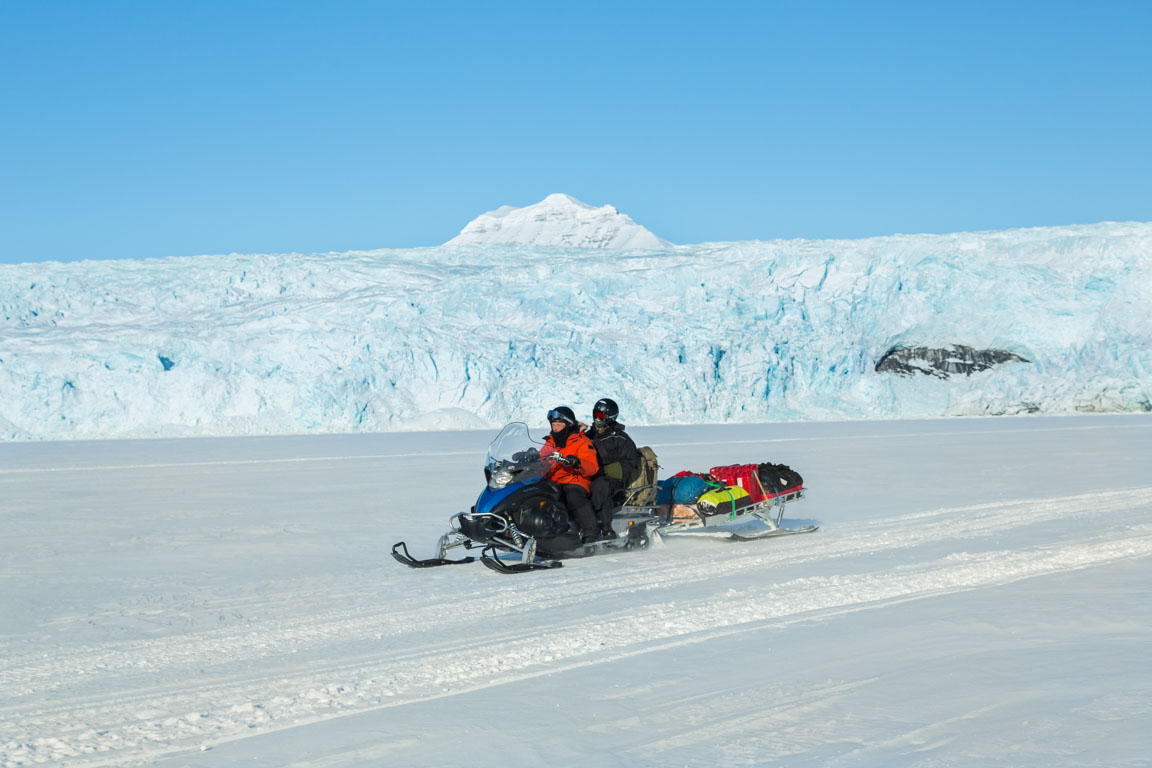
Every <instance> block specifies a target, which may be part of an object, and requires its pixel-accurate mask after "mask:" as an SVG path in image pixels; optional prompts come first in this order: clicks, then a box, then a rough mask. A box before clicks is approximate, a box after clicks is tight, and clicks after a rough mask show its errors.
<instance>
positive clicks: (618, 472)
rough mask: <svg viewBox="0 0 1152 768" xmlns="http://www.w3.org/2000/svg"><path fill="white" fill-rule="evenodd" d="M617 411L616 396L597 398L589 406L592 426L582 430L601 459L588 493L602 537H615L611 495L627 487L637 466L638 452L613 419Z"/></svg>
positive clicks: (638, 467)
mask: <svg viewBox="0 0 1152 768" xmlns="http://www.w3.org/2000/svg"><path fill="white" fill-rule="evenodd" d="M619 415H620V407H619V406H618V405H616V401H615V400H611V399H609V398H607V397H602V398H600V399H599V400H597V401H596V405H594V406H593V407H592V426H591V427H590V428H589V429H588V431H587V432H586V433H585V434H587V435H588V437H589V438H590V439H591V440H592V444H593V445H594V446H595V447H596V457H597V458H598V459H599V461H600V471H599V472H598V473H597V474H596V476H595V477H593V478H592V488H591V490H590V492H589V496H590V497H591V500H592V508H593V509H595V510H596V517H597V519H598V520H599V521H600V531H601V536H602V537H603V538H605V539H614V538H616V532H615V531H613V530H612V512H613V511H614V509H613V507H614V505H613V503H612V496H613V494H615V493H616V491H618V490H620V489H621V488H626V487H627V486H628V484H629V483H631V482H632V479H633V478H635V477H636V473H637V472H638V471H639V469H640V452H639V451H638V450H636V443H634V442H632V438H631V437H629V436H628V433H627V432H625V431H624V425H623V424H621V423H619V422H618V421H616V418H617V417H618V416H619Z"/></svg>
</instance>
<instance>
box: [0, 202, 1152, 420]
mask: <svg viewBox="0 0 1152 768" xmlns="http://www.w3.org/2000/svg"><path fill="white" fill-rule="evenodd" d="M956 345H961V346H968V347H971V348H972V349H974V350H1001V351H1003V352H1004V353H1007V354H1011V355H1015V356H1018V357H1020V358H1022V359H1023V360H1026V361H1028V362H1012V363H1007V364H1004V365H997V366H994V367H991V368H988V369H986V370H974V371H968V372H967V373H968V374H969V375H957V376H952V377H950V378H938V377H935V376H913V377H908V376H895V375H891V374H888V373H883V372H877V371H876V364H877V362H878V361H879V360H881V359H882V358H883V357H884V355H885V354H887V353H888V352H890V351H891V350H893V349H894V348H917V347H919V348H923V349H936V350H947V349H953V348H954V347H955V346H956ZM0 393H2V394H3V397H0V438H3V439H66V438H89V437H116V436H124V437H127V436H155V435H171V436H177V435H223V434H272V433H304V432H320V431H326V432H351V431H376V430H401V429H437V428H479V427H488V426H490V425H496V424H501V423H504V422H506V421H509V420H512V419H523V420H527V421H529V422H530V423H533V424H536V423H539V422H540V421H541V420H542V419H543V414H544V412H545V410H546V409H547V408H548V407H550V406H554V405H557V404H560V403H565V404H568V405H571V406H572V407H573V408H575V409H576V411H577V413H578V414H580V415H581V416H584V417H587V416H588V411H589V409H590V407H591V404H592V403H593V402H595V400H596V399H598V398H599V397H602V396H611V397H613V398H614V399H616V400H617V401H618V402H620V404H621V408H622V411H623V418H624V419H625V420H626V421H627V422H628V423H629V424H635V425H641V424H654V423H692V422H696V423H703V422H732V421H741V422H762V421H773V420H795V419H858V418H901V417H931V416H941V415H983V414H1011V413H1026V412H1044V413H1070V412H1075V411H1099V412H1105V411H1134V410H1149V409H1152V405H1150V401H1152V224H1146V223H1129V224H1097V225H1087V226H1071V227H1052V228H1036V229H1022V230H1010V231H1001V232H977V233H959V234H951V235H896V236H891V237H877V238H870V239H864V240H823V241H820V240H789V241H769V242H737V243H708V244H701V245H693V246H675V247H668V248H665V249H664V250H661V251H651V250H644V251H628V250H624V251H612V250H605V249H600V248H562V247H547V246H539V245H531V246H526V245H471V246H453V247H444V246H442V247H437V248H419V249H407V250H380V251H371V252H353V253H340V254H281V255H229V256H202V257H194V258H171V259H146V260H136V261H132V260H122V261H88V262H75V263H68V264H61V263H43V264H21V265H14V266H0Z"/></svg>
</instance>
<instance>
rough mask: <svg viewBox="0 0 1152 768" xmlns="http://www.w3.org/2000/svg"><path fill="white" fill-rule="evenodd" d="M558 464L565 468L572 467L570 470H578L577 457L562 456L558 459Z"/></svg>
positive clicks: (578, 460)
mask: <svg viewBox="0 0 1152 768" xmlns="http://www.w3.org/2000/svg"><path fill="white" fill-rule="evenodd" d="M560 463H561V464H563V465H564V466H566V467H572V469H580V457H579V456H564V457H562V458H561V459H560Z"/></svg>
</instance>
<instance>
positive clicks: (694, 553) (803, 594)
mask: <svg viewBox="0 0 1152 768" xmlns="http://www.w3.org/2000/svg"><path fill="white" fill-rule="evenodd" d="M1150 511H1152V487H1148V488H1138V489H1130V490H1125V491H1115V492H1105V493H1100V494H1085V495H1081V496H1077V497H1071V498H1046V499H1030V500H1026V501H1013V502H1007V503H1002V504H983V505H977V506H974V507H955V508H949V509H936V510H924V511H918V512H913V513H910V514H905V515H898V516H892V517H889V518H886V519H884V520H875V521H869V522H866V523H857V524H851V525H845V526H839V527H837V529H836V530H835V531H825V532H823V533H822V534H819V535H817V536H812V537H807V539H806V540H804V541H776V542H761V543H756V544H749V545H743V546H737V547H733V546H724V545H718V544H715V543H711V542H701V543H689V542H683V541H682V540H676V541H672V542H670V543H669V544H667V545H666V546H665V547H663V548H661V549H660V550H658V551H653V552H648V553H634V554H626V555H624V554H622V555H615V556H610V557H604V558H598V559H597V560H595V561H591V560H590V561H583V562H581V563H580V567H578V568H569V569H566V570H565V571H564V572H563V573H560V572H557V573H555V574H551V573H550V574H547V575H545V574H533V575H531V576H529V577H525V579H532V584H531V585H530V587H527V588H524V589H512V588H507V587H505V586H504V585H503V584H502V583H500V581H498V580H497V579H496V578H495V577H493V578H489V579H484V580H483V581H482V582H481V583H479V584H478V583H476V582H475V581H473V582H472V583H471V584H470V589H469V590H468V591H466V592H465V593H464V594H461V595H460V596H459V597H460V600H461V601H462V603H463V604H464V605H466V606H467V609H466V610H461V609H459V608H458V607H454V606H451V605H445V604H443V603H431V604H423V603H421V602H420V601H419V600H418V599H411V598H410V599H407V600H405V599H403V598H400V599H398V597H399V595H398V594H396V593H395V592H393V591H392V590H393V589H396V588H400V590H398V591H408V590H407V589H404V587H405V585H406V584H407V583H408V582H409V581H411V580H417V579H425V578H427V574H426V573H422V572H417V571H405V570H399V573H400V574H402V576H401V577H400V578H398V579H397V578H391V579H389V578H385V577H384V576H383V575H382V574H374V575H372V577H371V578H369V579H368V580H367V581H364V582H360V583H357V584H349V585H347V586H348V588H350V589H353V590H363V591H364V598H365V600H364V608H363V609H362V610H358V611H348V610H346V609H345V610H341V611H331V610H325V609H324V607H323V603H324V594H323V593H314V594H313V595H311V596H309V595H301V594H299V593H291V594H283V595H276V594H274V593H272V594H270V593H264V594H262V595H260V596H253V598H252V600H251V604H250V605H243V604H236V603H233V604H232V605H231V606H230V609H231V610H236V611H240V612H243V613H247V612H248V611H254V612H255V611H261V610H268V609H269V608H271V607H272V606H274V605H277V604H279V605H285V604H287V603H290V602H295V603H296V604H295V605H294V615H292V616H280V617H276V618H275V619H274V620H271V621H268V620H264V621H256V622H254V624H253V625H252V626H241V627H229V628H225V629H219V630H212V631H208V632H200V633H190V634H178V635H174V636H170V637H166V638H162V639H157V640H143V641H138V642H131V643H113V644H110V645H108V646H104V647H96V648H88V647H85V648H78V649H76V650H75V651H74V652H72V653H70V654H67V653H65V654H60V653H53V654H37V655H20V654H13V655H10V656H9V657H7V658H6V660H5V665H4V668H3V670H2V671H0V687H3V689H4V690H5V691H7V693H6V698H7V699H9V700H10V701H11V702H12V703H8V704H5V705H4V706H3V707H2V708H0V716H2V717H0V719H2V720H3V723H4V725H3V726H2V727H0V728H2V730H0V744H2V745H3V751H0V756H2V761H0V765H3V766H5V768H7V767H8V766H16V765H22V764H56V763H61V762H66V763H67V764H69V765H77V766H81V765H83V766H98V765H117V764H123V763H125V762H128V761H134V760H150V759H154V758H157V757H159V756H161V755H163V754H166V753H169V752H173V751H179V750H185V749H190V748H194V747H196V746H198V745H200V744H206V743H210V744H217V743H220V742H225V741H229V740H234V739H237V738H244V737H246V736H250V735H252V734H253V733H259V732H262V731H269V730H275V729H282V728H290V727H293V726H299V725H303V724H306V723H310V722H316V721H320V720H325V719H329V718H334V717H341V716H344V715H348V714H353V713H357V712H363V711H367V710H372V709H377V708H381V707H394V706H402V705H405V704H408V703H412V702H416V701H421V700H424V699H427V698H429V697H434V696H446V695H453V694H458V693H464V692H468V691H472V690H476V689H478V688H483V687H490V686H498V685H505V684H508V683H512V682H516V681H520V680H524V679H527V678H532V677H536V676H540V675H547V674H554V673H556V672H558V671H561V670H564V669H568V668H573V667H579V666H585V665H593V664H602V663H607V662H611V661H616V660H619V659H623V658H628V657H632V656H636V655H642V654H651V653H660V652H663V651H665V650H667V649H668V648H670V647H674V646H678V645H684V644H693V643H709V642H711V641H713V640H715V639H717V638H718V637H722V636H726V635H732V634H735V633H742V632H755V631H759V630H761V629H763V628H764V627H765V626H766V625H774V626H778V627H781V626H787V625H789V624H792V623H794V622H797V621H802V622H819V621H823V620H826V619H828V618H829V617H833V616H836V615H838V614H841V613H844V612H851V611H861V610H878V609H883V608H885V607H888V606H890V605H892V604H896V603H901V602H904V601H908V600H918V599H929V598H935V597H939V596H941V595H946V594H950V593H954V592H961V591H967V590H980V589H988V588H994V587H997V586H1000V585H1004V584H1008V583H1011V582H1015V581H1019V580H1022V579H1030V578H1039V577H1045V576H1051V575H1054V574H1061V573H1066V572H1069V571H1074V570H1079V569H1087V568H1095V567H1102V566H1107V565H1111V564H1114V563H1116V562H1118V561H1123V560H1129V559H1143V558H1148V557H1149V556H1150V555H1152V524H1150V523H1148V522H1147V520H1148V513H1149V512H1150ZM1020 529H1030V530H1033V531H1035V530H1037V529H1043V530H1044V531H1045V533H1044V534H1043V535H1036V536H1033V537H1031V539H1030V543H1029V545H1028V546H1026V547H1023V548H1014V549H1003V548H1001V547H999V546H997V544H996V542H997V540H998V539H999V538H1000V537H1002V536H1005V535H1010V534H1012V533H1013V532H1014V531H1017V530H1020ZM898 550H912V551H915V552H916V553H917V554H916V555H915V556H910V555H901V556H900V557H899V559H898V560H897V561H896V562H898V563H899V565H898V566H897V567H895V568H892V567H890V566H891V564H892V563H893V560H894V557H893V553H894V552H895V551H898ZM870 563H875V564H876V565H879V566H881V567H879V568H875V567H874V566H870ZM382 568H388V569H395V568H396V566H395V564H386V565H384V566H382ZM453 570H456V569H453ZM606 570H610V574H606V573H605V571H606ZM456 573H459V571H458V570H456ZM800 573H803V574H810V575H796V574H800ZM376 579H379V581H380V582H382V583H389V582H390V583H391V587H392V589H390V590H380V591H379V592H378V593H377V594H376V595H373V594H372V592H371V590H372V588H371V586H370V583H369V582H371V581H375V580H376ZM733 584H738V585H739V588H738V590H733V589H731V588H730V587H731V585H733ZM414 586H415V585H412V587H413V589H412V590H411V591H413V592H415V591H417V590H416V589H415V588H414ZM733 591H736V592H737V594H732V593H733ZM302 598H303V599H311V600H314V601H316V602H315V603H314V604H313V605H312V606H310V607H309V606H307V605H301V604H300V601H301V599H302ZM541 612H545V613H546V614H548V617H547V618H541V616H540V613H541ZM178 615H179V614H178V613H177V614H176V615H174V616H169V618H176V617H177V616H178ZM525 615H531V616H532V621H531V624H530V625H527V626H526V625H525V624H524V623H523V622H522V621H520V619H521V618H522V617H524V616H525ZM589 649H595V652H594V653H592V652H590V650H589ZM87 677H93V678H96V679H98V681H99V685H98V689H99V692H95V691H92V692H89V693H87V694H85V695H82V696H78V697H69V698H68V699H67V700H66V702H65V703H63V704H59V705H48V706H44V705H35V704H32V702H34V701H36V700H39V699H43V698H44V697H46V696H50V695H51V694H53V693H57V692H62V691H67V690H68V689H70V688H73V687H75V686H76V681H78V680H84V679H85V678H87ZM24 702H27V703H24Z"/></svg>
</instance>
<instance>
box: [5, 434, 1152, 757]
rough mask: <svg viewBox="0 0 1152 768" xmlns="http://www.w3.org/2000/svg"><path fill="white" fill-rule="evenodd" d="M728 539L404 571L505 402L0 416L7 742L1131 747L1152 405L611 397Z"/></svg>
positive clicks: (1142, 625)
mask: <svg viewBox="0 0 1152 768" xmlns="http://www.w3.org/2000/svg"><path fill="white" fill-rule="evenodd" d="M632 431H633V433H634V435H635V436H636V437H637V438H638V439H639V441H640V442H641V443H647V444H651V445H653V446H654V447H655V448H656V449H657V452H658V453H659V455H660V458H661V463H662V464H663V466H664V468H665V473H671V472H673V471H675V470H677V469H681V468H692V469H706V468H708V467H709V466H711V465H712V464H718V463H733V462H738V461H739V462H744V461H769V460H770V461H775V462H783V463H787V464H790V465H791V466H792V467H794V468H796V469H798V470H799V471H800V472H801V473H802V474H803V475H804V476H805V479H806V481H807V484H808V487H809V493H808V497H807V498H806V499H804V500H802V501H800V502H798V503H796V504H794V505H792V506H790V507H789V508H788V514H787V516H786V519H785V523H786V524H792V525H802V524H805V523H811V522H815V523H819V524H820V525H821V526H822V527H821V530H820V531H818V532H817V533H814V534H808V535H804V536H797V537H791V538H786V539H777V540H770V541H761V542H755V543H750V544H740V545H733V544H720V543H716V542H714V541H685V540H682V539H681V540H675V541H671V540H670V541H669V542H667V543H666V544H665V545H664V546H662V547H657V548H653V549H650V550H648V551H645V552H638V553H628V554H618V555H607V556H603V557H598V558H593V559H589V560H582V561H574V562H569V563H568V565H566V566H565V567H564V568H561V569H559V570H555V571H548V572H539V573H534V574H529V575H523V576H502V575H499V574H495V573H493V572H491V571H489V570H487V569H485V568H483V567H481V566H480V565H479V564H472V565H468V566H456V567H451V568H440V569H435V570H427V571H418V570H412V569H407V568H404V567H402V566H400V565H399V564H397V563H395V562H394V561H393V560H392V559H391V558H390V557H389V556H388V555H387V552H388V550H389V548H390V547H391V545H392V544H393V543H394V542H396V541H398V540H401V539H404V540H406V541H407V542H408V543H409V545H410V547H411V549H412V551H413V552H414V553H415V554H418V555H424V556H427V555H429V554H431V552H432V549H433V547H434V543H435V540H436V537H437V536H438V535H439V534H440V533H441V532H443V530H444V527H445V525H446V523H447V520H448V516H449V515H450V514H451V513H452V512H454V511H457V510H460V509H463V508H466V507H467V506H468V505H470V504H471V503H472V502H473V501H474V499H475V496H476V494H477V493H478V492H479V490H480V485H481V482H482V478H481V471H480V469H481V461H482V458H483V454H484V450H485V447H486V443H487V441H488V440H489V439H490V438H491V437H493V436H494V434H495V433H494V432H488V431H486V432H438V433H410V434H380V435H344V436H303V437H276V438H254V437H246V438H223V439H220V438H218V439H185V440H154V441H131V440H125V441H97V442H82V441H71V442H62V443H50V442H38V443H7V444H3V445H0V530H3V532H4V535H3V536H2V537H0V766H2V767H3V768H12V767H13V766H25V765H51V766H76V767H91V766H130V765H150V766H158V767H163V768H177V767H179V768H224V767H227V766H256V767H261V766H263V767H265V768H273V767H275V768H281V767H282V766H289V765H295V766H326V767H327V768H340V767H342V766H348V767H353V766H355V767H359V766H369V765H372V766H385V765H396V766H400V765H403V766H459V765H469V766H480V767H481V768H487V767H489V766H491V767H492V768H497V767H499V768H516V767H518V766H525V767H527V766H540V765H549V766H621V767H624V766H629V767H637V768H646V767H649V766H650V767H651V768H665V767H666V766H750V765H758V766H760V765H773V766H782V767H784V768H791V767H799V766H827V765H835V766H847V767H855V766H861V767H864V766H897V765H898V766H923V767H925V768H929V767H930V768H936V767H938V766H945V765H947V766H956V765H963V766H972V765H980V766H1016V767H1023V768H1030V767H1032V766H1035V767H1036V768H1050V766H1110V767H1111V768H1121V767H1124V766H1147V765H1148V764H1149V763H1148V761H1149V755H1152V728H1149V725H1150V724H1152V665H1149V663H1148V650H1149V648H1150V647H1152V464H1150V460H1149V457H1152V415H1147V414H1136V415H1120V416H1069V417H1063V418H1053V417H1026V418H1025V417H1019V418H1008V417H1002V418H997V419H951V420H937V421H904V422H848V423H833V422H824V423H812V424H799V423H786V424H762V425H742V426H736V425H729V426H691V427H654V428H640V429H634V430H632Z"/></svg>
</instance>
